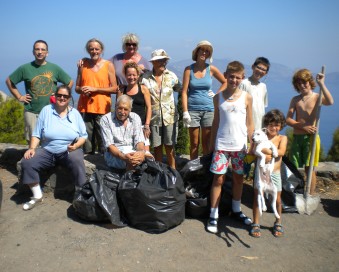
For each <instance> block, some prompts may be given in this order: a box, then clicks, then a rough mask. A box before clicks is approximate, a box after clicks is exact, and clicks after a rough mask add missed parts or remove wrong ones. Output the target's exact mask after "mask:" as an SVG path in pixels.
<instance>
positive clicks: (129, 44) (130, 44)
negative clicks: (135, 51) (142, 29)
mask: <svg viewBox="0 0 339 272" xmlns="http://www.w3.org/2000/svg"><path fill="white" fill-rule="evenodd" d="M125 45H126V46H134V47H136V46H137V45H138V44H137V43H128V42H127V43H125Z"/></svg>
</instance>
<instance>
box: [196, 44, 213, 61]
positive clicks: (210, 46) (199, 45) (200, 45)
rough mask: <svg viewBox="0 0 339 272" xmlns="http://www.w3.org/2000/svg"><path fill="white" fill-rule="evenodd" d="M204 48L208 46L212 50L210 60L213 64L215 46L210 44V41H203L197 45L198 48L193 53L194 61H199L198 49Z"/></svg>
mask: <svg viewBox="0 0 339 272" xmlns="http://www.w3.org/2000/svg"><path fill="white" fill-rule="evenodd" d="M202 46H208V47H209V48H210V56H209V59H210V62H211V63H212V62H213V58H212V54H213V46H212V44H211V43H210V42H209V41H206V40H204V41H201V42H199V43H198V44H197V46H196V47H195V48H194V50H193V51H192V60H194V61H196V60H197V52H198V49H199V48H200V47H202Z"/></svg>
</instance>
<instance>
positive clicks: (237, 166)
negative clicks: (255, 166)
mask: <svg viewBox="0 0 339 272" xmlns="http://www.w3.org/2000/svg"><path fill="white" fill-rule="evenodd" d="M245 156H246V150H245V149H243V150H240V151H221V150H216V151H214V152H213V158H212V163H211V167H210V171H211V172H212V173H214V174H218V175H223V174H226V172H227V167H228V165H229V159H231V164H232V170H233V171H234V172H235V173H237V174H239V175H243V174H244V158H245Z"/></svg>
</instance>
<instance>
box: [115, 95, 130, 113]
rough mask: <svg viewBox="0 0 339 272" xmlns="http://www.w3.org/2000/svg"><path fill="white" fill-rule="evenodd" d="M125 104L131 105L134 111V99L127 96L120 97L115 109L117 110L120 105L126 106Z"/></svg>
mask: <svg viewBox="0 0 339 272" xmlns="http://www.w3.org/2000/svg"><path fill="white" fill-rule="evenodd" d="M124 103H126V104H129V105H130V109H132V106H133V99H132V98H131V97H130V96H128V95H127V94H123V95H121V96H119V97H118V99H117V102H116V103H115V108H117V107H118V106H119V105H120V104H124Z"/></svg>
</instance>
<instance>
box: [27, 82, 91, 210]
mask: <svg viewBox="0 0 339 272" xmlns="http://www.w3.org/2000/svg"><path fill="white" fill-rule="evenodd" d="M55 97H56V102H55V104H50V105H47V106H45V107H44V108H43V109H42V111H41V112H40V114H39V118H38V121H37V124H36V127H35V130H34V133H33V135H32V138H31V142H30V147H29V149H28V150H27V151H26V152H25V154H24V157H23V159H22V161H21V166H22V181H23V183H24V184H28V185H29V187H30V189H31V190H32V193H33V197H32V198H31V200H30V201H29V202H27V203H25V204H24V205H23V209H24V210H30V209H32V208H34V207H35V206H36V205H37V204H39V203H41V202H42V200H43V195H42V191H41V187H40V178H39V172H40V171H41V170H44V169H48V168H52V167H54V166H55V165H56V164H60V165H63V166H66V167H67V168H69V169H70V170H71V171H72V174H73V177H74V180H75V186H76V188H77V187H81V186H82V185H83V184H84V183H85V182H86V171H85V164H84V154H83V151H82V149H81V146H82V145H83V144H84V143H85V141H86V139H87V132H86V127H85V124H84V121H83V120H82V117H81V115H80V113H79V112H78V111H77V110H76V109H74V108H73V107H71V106H69V101H70V99H71V89H70V88H69V87H68V86H66V85H61V86H59V87H58V88H57V91H56V93H55ZM39 144H41V148H38V146H39Z"/></svg>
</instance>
